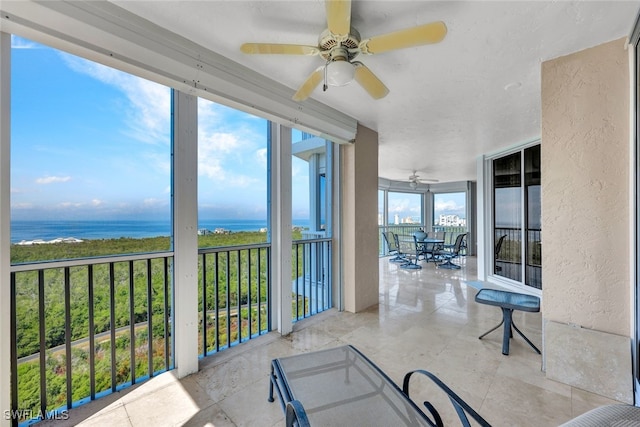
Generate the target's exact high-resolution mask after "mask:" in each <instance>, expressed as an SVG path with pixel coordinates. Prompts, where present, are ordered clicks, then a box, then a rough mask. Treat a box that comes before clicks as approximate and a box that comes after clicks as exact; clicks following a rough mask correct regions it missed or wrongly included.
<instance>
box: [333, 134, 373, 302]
mask: <svg viewBox="0 0 640 427" xmlns="http://www.w3.org/2000/svg"><path fill="white" fill-rule="evenodd" d="M342 174H343V187H342V206H343V210H342V221H343V222H342V227H343V228H342V251H343V252H342V253H343V279H344V307H345V310H347V311H350V312H354V313H355V312H358V311H361V310H364V309H365V308H367V307H370V306H372V305H375V304H378V294H379V290H378V281H379V271H378V269H379V267H378V133H377V132H374V131H372V130H371V129H368V128H366V127H364V126H362V125H358V133H357V136H356V142H355V144H353V145H348V146H342Z"/></svg>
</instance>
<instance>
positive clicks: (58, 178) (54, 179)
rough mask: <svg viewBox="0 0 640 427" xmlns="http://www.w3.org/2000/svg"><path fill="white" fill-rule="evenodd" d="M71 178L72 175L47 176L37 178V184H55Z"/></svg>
mask: <svg viewBox="0 0 640 427" xmlns="http://www.w3.org/2000/svg"><path fill="white" fill-rule="evenodd" d="M70 180H71V177H70V176H45V177H42V178H38V179H36V184H54V183H57V182H68V181H70Z"/></svg>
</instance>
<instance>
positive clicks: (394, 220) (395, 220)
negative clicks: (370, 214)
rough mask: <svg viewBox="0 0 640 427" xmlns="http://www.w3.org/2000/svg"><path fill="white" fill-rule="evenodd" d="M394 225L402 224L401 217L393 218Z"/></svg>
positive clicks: (395, 216) (396, 215)
mask: <svg viewBox="0 0 640 427" xmlns="http://www.w3.org/2000/svg"><path fill="white" fill-rule="evenodd" d="M393 223H394V224H395V225H399V224H400V215H398V214H395V215H394V216H393Z"/></svg>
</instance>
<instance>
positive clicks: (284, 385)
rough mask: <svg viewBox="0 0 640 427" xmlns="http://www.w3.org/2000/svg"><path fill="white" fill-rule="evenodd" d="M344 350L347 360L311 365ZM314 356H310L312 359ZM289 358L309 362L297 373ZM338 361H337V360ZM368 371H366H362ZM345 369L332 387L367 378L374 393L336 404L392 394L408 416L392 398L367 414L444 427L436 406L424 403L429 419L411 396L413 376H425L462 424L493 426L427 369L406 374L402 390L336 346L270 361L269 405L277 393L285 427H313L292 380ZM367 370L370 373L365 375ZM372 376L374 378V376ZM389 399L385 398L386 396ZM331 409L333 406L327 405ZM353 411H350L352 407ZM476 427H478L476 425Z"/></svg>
mask: <svg viewBox="0 0 640 427" xmlns="http://www.w3.org/2000/svg"><path fill="white" fill-rule="evenodd" d="M336 351H344V352H345V357H344V359H343V360H340V361H337V360H334V361H328V362H327V363H326V364H322V363H320V364H317V363H312V362H314V361H316V359H315V357H316V356H317V355H321V353H322V352H336ZM310 356H311V357H310ZM289 358H297V361H301V360H303V358H305V359H306V358H308V359H309V361H310V363H309V364H308V365H305V366H304V367H302V368H298V369H297V370H290V369H287V368H286V367H285V364H284V363H283V361H284V360H285V359H289ZM334 359H335V358H334ZM363 368H366V369H363ZM337 370H340V371H342V370H344V373H343V375H344V381H336V383H335V384H332V387H333V388H335V389H338V388H340V387H341V384H349V382H350V380H349V377H350V375H352V376H354V377H356V376H358V375H362V376H364V377H366V380H367V381H368V382H369V383H370V385H371V388H372V391H371V392H369V393H367V394H364V395H362V396H358V395H355V396H349V399H347V400H346V401H338V402H335V404H337V405H352V404H353V403H357V402H358V401H360V400H361V399H366V398H367V397H370V396H371V394H377V393H380V392H381V391H382V390H385V391H386V392H387V393H390V394H391V395H392V397H393V399H395V400H396V401H398V400H399V401H401V402H403V403H404V406H403V407H402V408H403V409H406V410H407V411H408V412H407V413H406V414H404V413H401V411H399V408H398V407H397V406H396V405H395V404H394V402H391V401H390V400H391V399H387V398H385V399H384V402H386V403H388V407H368V408H367V411H368V412H370V411H376V410H378V411H395V413H397V414H398V415H399V418H400V419H402V420H403V423H404V425H407V426H425V425H426V426H430V427H444V424H443V422H442V418H441V417H440V414H439V413H438V411H437V410H436V409H435V407H434V406H433V405H432V404H431V403H430V402H428V401H425V402H423V404H424V406H425V408H426V409H427V410H428V412H429V413H430V414H431V417H432V419H430V418H429V417H428V416H427V415H426V414H425V413H424V412H423V411H422V410H421V409H420V408H419V407H418V406H417V405H416V404H415V402H414V401H413V400H412V399H411V398H410V397H409V383H410V379H411V377H412V375H413V374H421V375H425V376H426V377H428V378H429V379H431V380H432V381H433V382H434V383H435V384H436V385H437V386H438V387H439V388H440V389H441V390H443V391H444V392H445V393H446V394H447V395H448V397H449V400H450V402H451V403H452V405H453V406H454V408H455V410H456V413H457V415H458V417H459V419H460V422H461V425H463V426H470V425H471V424H470V423H469V418H468V417H467V415H469V416H470V417H471V418H472V419H473V420H475V421H476V423H477V425H480V426H483V427H491V425H490V424H489V423H488V422H487V421H485V420H484V419H483V418H482V417H481V416H480V415H479V414H478V413H477V412H475V411H474V410H473V409H472V408H471V407H470V406H469V405H468V404H467V403H466V402H465V401H464V400H462V399H461V398H460V397H459V396H458V395H457V394H455V393H454V392H453V391H452V390H451V389H450V388H449V387H447V386H446V385H445V384H444V383H443V382H442V381H440V380H439V379H438V378H437V377H436V376H435V375H433V374H431V373H430V372H428V371H425V370H414V371H411V372H409V373H407V374H406V375H405V377H404V381H403V387H402V389H400V388H399V387H398V386H397V385H396V384H395V383H394V382H393V380H391V379H390V378H389V377H388V376H387V375H386V374H385V373H384V372H383V371H382V370H381V369H380V368H379V367H377V366H376V365H375V364H374V363H373V362H372V361H371V360H369V359H368V358H367V357H366V356H365V355H364V354H362V353H361V352H360V351H358V350H357V349H356V348H355V347H353V346H351V345H346V346H342V347H337V348H334V349H328V350H320V351H316V352H312V353H302V354H299V355H296V356H289V357H285V358H279V359H273V360H272V362H271V374H270V377H269V379H270V381H269V398H268V400H269V402H273V401H274V400H275V399H274V392H275V393H276V394H277V395H278V399H279V400H280V406H281V407H282V410H283V411H284V413H285V421H286V426H287V427H290V426H294V425H295V426H298V427H307V426H310V425H311V423H310V420H309V417H308V413H307V410H305V407H304V405H303V402H301V401H300V400H297V399H296V390H295V387H294V386H292V384H291V383H290V381H288V379H287V378H288V377H289V378H296V379H300V378H305V379H306V381H313V376H314V375H323V374H325V373H327V372H329V371H337ZM364 370H366V371H367V372H363V371H364ZM371 374H373V375H371ZM317 393H318V394H323V395H324V394H326V393H327V391H326V390H324V391H323V390H318V391H317ZM385 397H386V396H385ZM325 406H331V405H325ZM349 409H351V408H349ZM308 410H309V411H310V413H315V414H317V413H318V412H319V411H322V410H330V408H326V407H325V408H308ZM353 416H354V417H357V416H358V413H357V412H354V413H353ZM358 424H359V423H358V419H357V418H355V419H351V420H344V425H358ZM474 425H476V424H474Z"/></svg>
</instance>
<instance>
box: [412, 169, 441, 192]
mask: <svg viewBox="0 0 640 427" xmlns="http://www.w3.org/2000/svg"><path fill="white" fill-rule="evenodd" d="M436 182H439V181H438V180H437V179H429V178H422V179H421V178H420V175H418V174H417V171H413V173H412V174H411V175H409V187H411V188H413V189H414V190H415V189H416V188H418V184H421V183H431V184H434V183H436Z"/></svg>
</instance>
